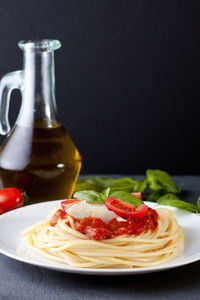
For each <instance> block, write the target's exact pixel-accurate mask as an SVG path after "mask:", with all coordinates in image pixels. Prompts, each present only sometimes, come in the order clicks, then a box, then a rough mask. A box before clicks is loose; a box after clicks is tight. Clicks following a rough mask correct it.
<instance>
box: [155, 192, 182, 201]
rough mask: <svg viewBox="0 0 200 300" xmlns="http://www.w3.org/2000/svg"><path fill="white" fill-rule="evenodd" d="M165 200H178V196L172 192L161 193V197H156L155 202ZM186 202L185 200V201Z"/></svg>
mask: <svg viewBox="0 0 200 300" xmlns="http://www.w3.org/2000/svg"><path fill="white" fill-rule="evenodd" d="M165 200H166V201H167V200H180V198H179V197H178V196H177V195H176V194H173V193H167V194H164V195H162V196H161V197H159V198H158V200H157V202H158V203H159V201H165ZM186 203H187V202H186Z"/></svg>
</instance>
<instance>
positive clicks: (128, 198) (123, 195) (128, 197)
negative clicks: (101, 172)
mask: <svg viewBox="0 0 200 300" xmlns="http://www.w3.org/2000/svg"><path fill="white" fill-rule="evenodd" d="M109 196H110V197H113V198H117V199H120V200H122V201H125V202H128V203H131V204H134V205H136V206H137V207H139V206H140V204H142V203H143V201H142V200H141V199H140V198H138V197H136V196H134V195H132V194H130V193H128V192H125V191H115V192H113V193H111V194H110V195H109Z"/></svg>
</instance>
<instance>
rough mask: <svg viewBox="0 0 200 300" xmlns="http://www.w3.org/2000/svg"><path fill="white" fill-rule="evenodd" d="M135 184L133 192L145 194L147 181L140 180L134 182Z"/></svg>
mask: <svg viewBox="0 0 200 300" xmlns="http://www.w3.org/2000/svg"><path fill="white" fill-rule="evenodd" d="M134 181H135V184H134V186H133V190H132V191H131V192H140V193H142V192H144V191H145V190H146V188H147V180H146V179H140V180H134Z"/></svg>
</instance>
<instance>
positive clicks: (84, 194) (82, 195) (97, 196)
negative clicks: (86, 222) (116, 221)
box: [73, 190, 105, 203]
mask: <svg viewBox="0 0 200 300" xmlns="http://www.w3.org/2000/svg"><path fill="white" fill-rule="evenodd" d="M73 197H74V198H76V199H78V200H85V201H87V202H88V203H103V202H104V201H105V199H104V196H103V195H102V194H101V193H98V192H95V191H90V190H88V191H80V192H76V193H75V194H74V196H73Z"/></svg>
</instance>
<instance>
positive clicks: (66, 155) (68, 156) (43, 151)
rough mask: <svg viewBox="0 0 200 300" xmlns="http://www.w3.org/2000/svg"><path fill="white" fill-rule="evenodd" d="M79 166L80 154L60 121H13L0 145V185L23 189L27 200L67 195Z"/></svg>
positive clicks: (72, 185) (69, 195)
mask: <svg viewBox="0 0 200 300" xmlns="http://www.w3.org/2000/svg"><path fill="white" fill-rule="evenodd" d="M80 168H81V156H80V154H79V152H78V150H77V148H76V147H75V145H74V143H73V142H72V140H71V138H70V137H69V135H68V134H67V133H66V131H65V129H64V127H63V126H62V124H56V125H54V126H50V127H47V125H46V124H45V122H44V121H35V122H34V126H33V127H32V128H26V127H23V126H19V125H17V124H16V125H15V126H14V128H13V130H12V132H11V134H10V136H9V137H8V138H7V139H6V140H5V142H4V143H3V144H2V146H1V150H0V178H1V184H2V186H3V187H13V186H14V187H17V188H19V189H23V190H25V191H26V192H27V194H28V195H29V197H30V203H37V202H41V201H49V200H57V199H66V198H70V197H71V196H72V193H73V190H74V187H75V184H76V180H77V177H78V174H79V172H80Z"/></svg>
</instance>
